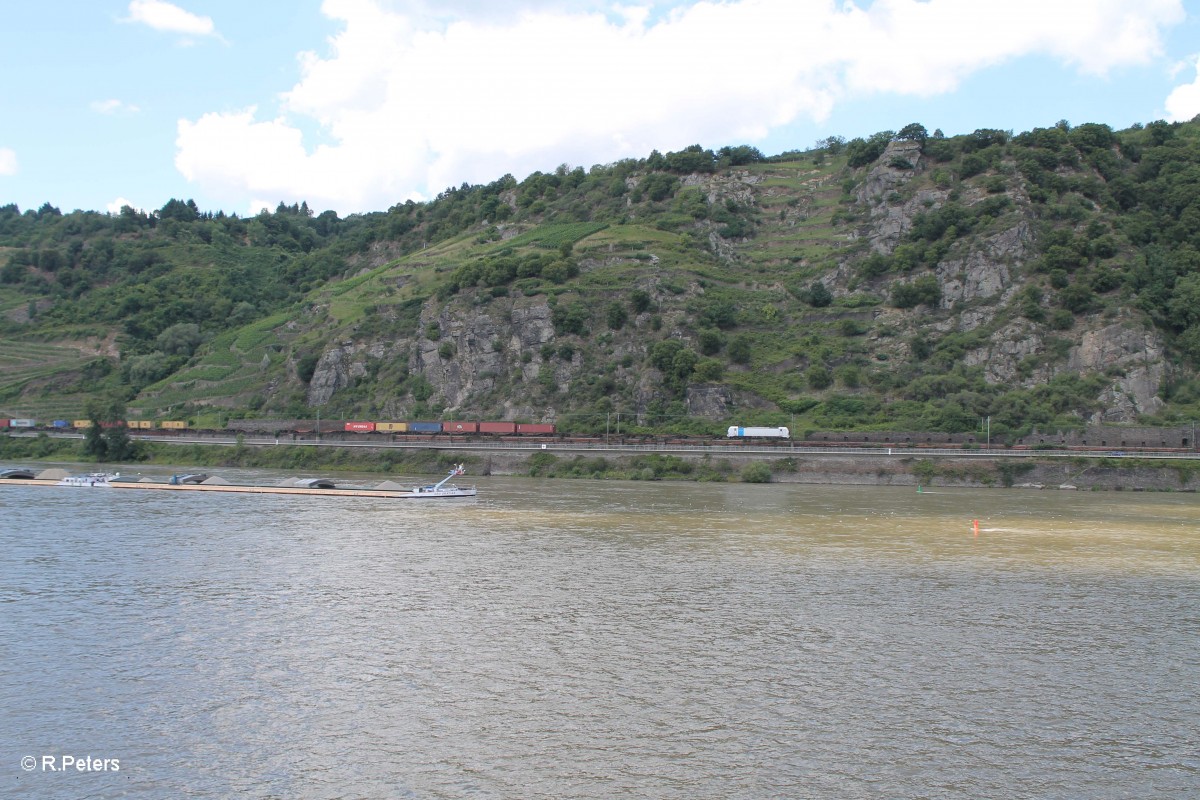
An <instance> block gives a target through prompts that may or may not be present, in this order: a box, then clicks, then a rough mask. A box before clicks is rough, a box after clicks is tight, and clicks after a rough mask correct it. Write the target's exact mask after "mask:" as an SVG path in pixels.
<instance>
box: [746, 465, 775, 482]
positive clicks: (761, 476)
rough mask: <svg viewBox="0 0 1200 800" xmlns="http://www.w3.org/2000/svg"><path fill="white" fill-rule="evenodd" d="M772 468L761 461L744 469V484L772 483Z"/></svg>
mask: <svg viewBox="0 0 1200 800" xmlns="http://www.w3.org/2000/svg"><path fill="white" fill-rule="evenodd" d="M770 482H771V468H770V467H768V466H767V465H766V464H763V463H762V462H760V461H755V462H754V463H753V464H747V465H746V466H744V467H742V483H770Z"/></svg>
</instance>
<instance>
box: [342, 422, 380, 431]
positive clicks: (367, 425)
mask: <svg viewBox="0 0 1200 800" xmlns="http://www.w3.org/2000/svg"><path fill="white" fill-rule="evenodd" d="M346 430H348V431H350V432H352V433H374V432H375V423H374V422H347V423H346Z"/></svg>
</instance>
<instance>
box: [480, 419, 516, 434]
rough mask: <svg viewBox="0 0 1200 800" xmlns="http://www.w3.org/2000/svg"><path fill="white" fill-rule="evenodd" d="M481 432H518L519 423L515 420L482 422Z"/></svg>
mask: <svg viewBox="0 0 1200 800" xmlns="http://www.w3.org/2000/svg"><path fill="white" fill-rule="evenodd" d="M479 432H480V433H516V432H517V423H515V422H481V423H479Z"/></svg>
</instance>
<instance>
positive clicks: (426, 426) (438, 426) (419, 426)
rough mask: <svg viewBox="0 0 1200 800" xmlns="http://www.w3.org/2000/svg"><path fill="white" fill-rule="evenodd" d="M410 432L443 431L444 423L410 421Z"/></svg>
mask: <svg viewBox="0 0 1200 800" xmlns="http://www.w3.org/2000/svg"><path fill="white" fill-rule="evenodd" d="M408 432H409V433H441V432H442V423H440V422H410V423H408Z"/></svg>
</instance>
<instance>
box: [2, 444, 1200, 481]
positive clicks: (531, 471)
mask: <svg viewBox="0 0 1200 800" xmlns="http://www.w3.org/2000/svg"><path fill="white" fill-rule="evenodd" d="M3 440H4V441H3V442H0V445H4V446H3V447H0V456H2V457H3V460H4V461H6V462H13V463H14V464H16V463H20V462H21V461H24V460H26V459H30V458H32V459H39V458H40V459H47V458H49V459H55V460H62V459H64V458H67V459H69V460H77V459H78V453H79V445H78V442H77V441H76V442H72V441H71V440H70V439H68V438H65V437H64V438H61V439H60V438H51V439H47V438H45V437H41V438H40V439H38V440H35V439H33V438H18V437H13V436H6V437H3ZM143 444H144V445H145V451H144V455H145V457H146V461H148V462H152V463H160V464H172V465H184V464H187V465H192V466H195V467H206V468H207V467H222V466H225V467H248V468H264V469H288V470H294V471H299V472H306V473H310V472H336V471H343V470H350V471H360V472H379V473H381V474H408V475H412V474H423V473H430V474H432V473H437V472H439V471H441V470H442V469H443V468H444V467H445V465H446V464H448V463H451V462H453V463H459V462H463V463H465V464H466V465H467V469H468V474H471V475H480V476H488V475H505V476H519V475H525V476H532V477H543V478H585V479H609V480H692V481H724V482H739V481H740V482H753V483H764V482H772V483H796V484H813V485H858V486H912V487H917V486H926V487H932V486H945V487H961V488H1005V487H1017V488H1041V489H1047V490H1079V491H1156V492H1195V491H1198V490H1200V454H1196V457H1190V456H1189V454H1179V453H1175V454H1171V455H1170V456H1169V457H1168V456H1162V457H1152V456H1150V455H1130V454H1124V453H1119V454H1118V453H1110V454H1096V455H1084V454H1078V453H1070V452H1057V453H1054V452H1033V451H1021V452H1017V451H986V452H985V451H979V450H967V451H948V450H941V451H922V450H917V449H911V450H910V449H903V448H896V449H894V450H887V449H873V450H867V449H861V450H858V451H855V452H833V451H830V450H828V449H820V450H818V449H815V448H795V449H788V448H778V447H774V448H765V447H764V448H756V447H708V448H704V447H695V448H672V447H646V446H642V447H617V446H614V447H595V446H590V447H579V446H568V445H563V444H546V445H545V446H544V447H543V446H542V445H541V444H533V445H528V446H524V447H519V448H517V447H496V446H484V445H479V444H468V443H462V442H459V443H446V444H443V445H440V446H431V445H417V444H410V445H404V446H400V445H390V446H372V445H365V446H364V445H351V444H348V443H344V442H316V441H307V442H290V441H287V440H280V441H279V442H278V444H276V440H274V439H273V438H272V439H260V440H255V439H251V438H249V437H247V438H246V440H245V441H241V442H234V441H232V440H226V441H221V440H213V439H192V440H180V439H174V440H171V443H167V442H165V441H161V440H160V441H154V442H150V441H147V442H144V443H143Z"/></svg>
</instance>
